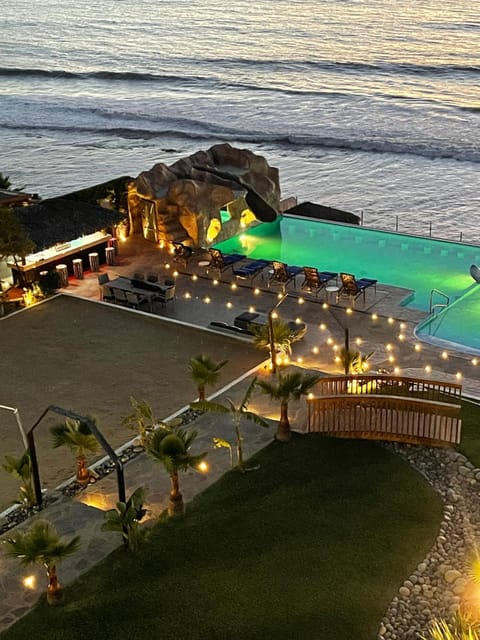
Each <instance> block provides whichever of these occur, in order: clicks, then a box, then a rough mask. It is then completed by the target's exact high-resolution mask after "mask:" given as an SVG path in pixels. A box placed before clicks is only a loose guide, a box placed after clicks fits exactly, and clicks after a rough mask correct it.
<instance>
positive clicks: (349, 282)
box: [337, 273, 378, 304]
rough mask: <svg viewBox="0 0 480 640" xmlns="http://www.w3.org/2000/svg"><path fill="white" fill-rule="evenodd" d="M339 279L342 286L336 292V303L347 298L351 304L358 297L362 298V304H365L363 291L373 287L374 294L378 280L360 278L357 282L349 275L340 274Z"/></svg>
mask: <svg viewBox="0 0 480 640" xmlns="http://www.w3.org/2000/svg"><path fill="white" fill-rule="evenodd" d="M340 278H341V282H342V286H341V287H340V289H339V290H338V292H337V302H338V301H339V300H340V299H341V298H342V297H346V298H348V299H349V300H350V301H351V303H352V304H354V303H355V301H356V300H357V299H358V298H360V297H362V298H363V302H365V291H366V290H367V289H369V288H370V287H373V289H374V291H375V293H376V291H377V282H378V280H374V279H372V278H360V279H359V280H357V279H356V278H355V276H354V275H353V274H351V273H341V274H340Z"/></svg>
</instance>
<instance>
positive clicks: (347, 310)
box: [345, 307, 353, 316]
mask: <svg viewBox="0 0 480 640" xmlns="http://www.w3.org/2000/svg"><path fill="white" fill-rule="evenodd" d="M345 313H346V314H347V315H349V316H350V315H352V313H353V309H350V307H348V309H346V310H345Z"/></svg>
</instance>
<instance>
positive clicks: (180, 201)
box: [128, 144, 280, 247]
mask: <svg viewBox="0 0 480 640" xmlns="http://www.w3.org/2000/svg"><path fill="white" fill-rule="evenodd" d="M279 206H280V184H279V175H278V169H275V168H273V167H270V165H269V164H268V162H267V161H266V160H265V158H263V157H262V156H259V155H256V154H254V153H252V152H251V151H248V150H247V149H237V148H235V147H232V146H231V145H229V144H218V145H214V146H213V147H211V148H210V149H208V151H198V152H197V153H194V154H192V155H191V156H188V157H187V158H182V159H181V160H178V161H177V162H175V163H174V164H172V165H170V166H167V165H166V164H164V163H158V164H156V165H155V166H154V167H152V169H150V171H144V172H142V173H141V174H140V175H139V176H138V177H137V178H136V179H135V180H133V181H131V182H130V183H129V186H128V209H129V212H130V224H131V231H132V232H133V233H144V235H145V236H146V237H147V238H149V239H151V240H153V241H156V242H162V241H163V242H171V241H178V242H185V243H186V244H189V245H191V246H193V247H199V246H201V247H208V246H209V245H211V244H212V243H213V242H220V241H221V240H225V239H226V238H229V237H231V236H233V235H235V234H237V233H238V232H239V231H240V230H241V228H244V227H246V226H248V225H249V224H251V223H252V222H253V221H255V220H259V221H262V222H272V221H273V220H275V218H276V215H277V211H278V210H279ZM221 211H223V213H222V214H221V213H220V212H221ZM226 211H228V214H226V213H225V212H226ZM252 214H254V215H252ZM227 218H228V219H227Z"/></svg>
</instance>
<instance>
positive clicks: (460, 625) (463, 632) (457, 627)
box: [420, 612, 480, 640]
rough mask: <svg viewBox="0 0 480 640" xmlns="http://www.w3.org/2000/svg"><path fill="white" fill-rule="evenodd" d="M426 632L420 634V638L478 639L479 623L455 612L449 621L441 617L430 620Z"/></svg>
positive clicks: (447, 639) (479, 634) (430, 639)
mask: <svg viewBox="0 0 480 640" xmlns="http://www.w3.org/2000/svg"><path fill="white" fill-rule="evenodd" d="M427 633H428V635H426V636H423V635H422V636H420V638H421V640H480V624H479V623H478V622H476V621H475V620H473V619H471V618H470V617H469V616H468V615H465V614H462V613H459V612H457V613H456V614H455V616H454V617H453V619H452V620H451V621H450V622H449V621H447V620H445V619H443V618H440V619H434V620H432V622H431V623H430V624H429V626H428V631H427Z"/></svg>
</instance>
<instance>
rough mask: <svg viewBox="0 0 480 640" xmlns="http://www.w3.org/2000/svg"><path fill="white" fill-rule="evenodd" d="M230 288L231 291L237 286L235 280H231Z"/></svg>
mask: <svg viewBox="0 0 480 640" xmlns="http://www.w3.org/2000/svg"><path fill="white" fill-rule="evenodd" d="M230 288H231V290H232V291H235V289H236V288H237V283H236V282H232V284H231V285H230Z"/></svg>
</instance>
